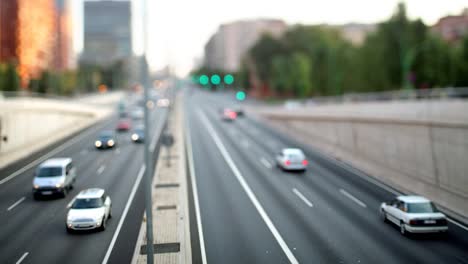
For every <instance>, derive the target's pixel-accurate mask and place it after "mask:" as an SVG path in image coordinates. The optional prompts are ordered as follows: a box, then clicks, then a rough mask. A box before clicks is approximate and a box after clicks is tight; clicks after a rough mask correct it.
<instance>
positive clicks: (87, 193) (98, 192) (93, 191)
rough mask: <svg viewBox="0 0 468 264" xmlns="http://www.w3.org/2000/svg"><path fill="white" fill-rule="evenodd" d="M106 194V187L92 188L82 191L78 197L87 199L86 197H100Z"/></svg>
mask: <svg viewBox="0 0 468 264" xmlns="http://www.w3.org/2000/svg"><path fill="white" fill-rule="evenodd" d="M103 194H104V189H101V188H90V189H86V190H83V191H81V192H80V193H79V194H78V195H77V196H76V198H77V199H85V198H99V197H101V196H102V195H103Z"/></svg>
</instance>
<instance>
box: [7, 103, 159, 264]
mask: <svg viewBox="0 0 468 264" xmlns="http://www.w3.org/2000/svg"><path fill="white" fill-rule="evenodd" d="M166 116H167V110H166V109H159V108H157V109H154V110H152V111H151V115H150V122H151V129H150V131H151V134H150V135H149V137H147V139H148V140H152V142H154V143H156V142H158V139H159V138H158V136H159V133H156V131H159V130H161V129H162V127H163V125H164V123H165V119H166ZM117 120H118V116H117V113H114V114H113V115H112V116H111V117H109V118H108V119H106V120H104V121H103V122H100V123H98V124H96V125H93V126H92V127H90V128H88V129H86V130H85V131H82V132H81V133H78V134H77V135H75V136H72V137H71V138H68V139H66V140H63V141H62V142H59V143H57V144H54V145H53V146H50V147H49V148H47V149H46V150H43V151H40V152H39V153H36V154H34V155H31V156H30V157H28V158H27V159H25V160H22V161H19V162H17V163H16V164H13V165H11V166H9V167H7V168H4V169H3V170H2V171H0V175H1V176H0V245H1V247H0V262H1V263H19V262H21V263H106V262H107V263H129V262H130V261H131V258H132V255H133V251H134V248H135V243H136V239H137V236H138V232H139V230H140V226H141V219H142V216H143V210H144V203H143V200H144V199H143V189H142V188H141V185H142V184H141V182H142V181H139V180H141V175H142V173H143V171H144V169H143V145H142V144H134V143H132V142H131V140H130V132H123V133H117V146H116V147H115V148H113V149H109V150H101V151H100V150H97V149H95V148H94V141H95V139H96V138H97V135H98V134H99V133H100V132H101V131H102V130H105V129H110V130H113V129H115V127H116V123H117ZM135 123H136V122H134V124H135ZM153 147H155V145H154V144H153ZM155 149H156V151H154V150H155ZM153 152H154V153H153V155H154V156H156V155H157V148H153ZM52 157H71V158H73V163H74V164H75V167H76V170H77V181H76V183H75V186H74V189H73V190H72V191H71V192H70V193H69V194H68V196H67V197H66V198H64V199H63V198H57V199H43V200H39V201H35V200H34V199H33V198H32V192H31V190H32V180H33V174H34V170H35V169H36V167H37V165H38V164H39V161H42V160H45V159H46V158H52ZM153 160H155V159H154V158H153ZM90 187H100V188H104V189H105V190H106V191H107V192H108V194H109V196H110V197H111V199H112V212H113V218H112V219H110V220H109V222H108V225H107V229H106V230H105V231H104V232H85V233H83V234H67V232H66V230H65V220H66V212H67V209H66V206H67V204H68V203H69V202H70V201H71V200H72V199H73V197H74V196H75V195H77V194H78V192H79V191H81V190H83V189H86V188H90ZM132 196H133V199H131V198H132ZM124 212H125V213H126V215H125V218H124Z"/></svg>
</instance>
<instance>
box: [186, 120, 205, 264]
mask: <svg viewBox="0 0 468 264" xmlns="http://www.w3.org/2000/svg"><path fill="white" fill-rule="evenodd" d="M188 122H189V121H188V118H187V121H186V123H185V124H186V127H185V132H186V138H187V153H188V162H189V170H190V181H191V182H192V194H193V203H194V205H195V215H196V218H197V229H198V238H199V241H200V242H199V243H200V251H201V258H202V263H203V264H206V263H207V261H206V249H205V237H204V235H203V226H202V219H201V214H200V203H199V200H198V187H197V177H196V175H195V167H194V160H193V150H192V137H191V135H190V127H189V125H188Z"/></svg>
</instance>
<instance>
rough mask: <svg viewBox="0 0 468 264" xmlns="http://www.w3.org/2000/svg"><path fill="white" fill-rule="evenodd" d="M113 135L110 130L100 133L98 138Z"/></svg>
mask: <svg viewBox="0 0 468 264" xmlns="http://www.w3.org/2000/svg"><path fill="white" fill-rule="evenodd" d="M113 135H114V131H112V130H104V131H101V134H99V136H101V137H108V136H113Z"/></svg>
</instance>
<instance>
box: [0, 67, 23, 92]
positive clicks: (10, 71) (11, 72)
mask: <svg viewBox="0 0 468 264" xmlns="http://www.w3.org/2000/svg"><path fill="white" fill-rule="evenodd" d="M19 88H20V80H19V76H18V73H17V71H16V64H15V63H7V64H0V91H6V92H14V91H18V90H19Z"/></svg>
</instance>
